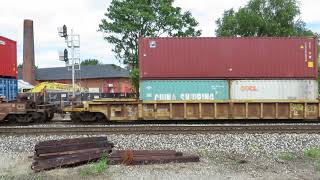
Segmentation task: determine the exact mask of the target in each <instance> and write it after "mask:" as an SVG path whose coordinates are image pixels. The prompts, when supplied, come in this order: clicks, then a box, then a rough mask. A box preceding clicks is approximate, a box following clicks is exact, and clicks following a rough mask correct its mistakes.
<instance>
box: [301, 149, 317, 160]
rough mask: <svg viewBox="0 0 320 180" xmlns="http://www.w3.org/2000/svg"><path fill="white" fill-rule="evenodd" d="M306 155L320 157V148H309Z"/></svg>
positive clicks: (305, 152)
mask: <svg viewBox="0 0 320 180" xmlns="http://www.w3.org/2000/svg"><path fill="white" fill-rule="evenodd" d="M304 155H305V156H306V157H309V158H320V149H319V148H309V149H307V150H305V151H304Z"/></svg>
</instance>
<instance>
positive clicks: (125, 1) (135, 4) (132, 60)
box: [99, 0, 201, 69]
mask: <svg viewBox="0 0 320 180" xmlns="http://www.w3.org/2000/svg"><path fill="white" fill-rule="evenodd" d="M173 1H174V0H112V2H111V5H110V6H109V8H108V9H107V12H106V13H105V17H106V18H105V19H102V22H101V24H100V25H99V31H101V32H104V33H105V34H106V35H105V39H106V40H107V41H108V42H109V43H111V44H113V45H114V48H113V51H114V52H115V54H116V58H117V59H118V60H119V61H120V62H121V63H123V64H125V65H128V66H129V68H130V69H134V68H138V64H139V62H138V39H139V38H141V37H158V36H164V35H165V36H174V37H187V36H199V35H201V31H199V30H196V29H195V27H196V26H197V25H198V22H197V21H196V20H195V19H194V18H193V17H192V15H191V13H190V12H189V11H187V12H182V10H181V8H180V7H173V5H172V4H173Z"/></svg>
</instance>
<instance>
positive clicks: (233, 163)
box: [0, 152, 320, 179]
mask: <svg viewBox="0 0 320 180" xmlns="http://www.w3.org/2000/svg"><path fill="white" fill-rule="evenodd" d="M200 154H202V157H201V162H200V163H186V164H164V165H147V166H124V165H117V166H109V167H108V169H107V170H106V171H105V172H103V173H101V174H98V175H90V176H82V175H81V170H82V169H83V168H85V167H86V166H88V165H84V166H80V167H75V168H62V169H55V170H51V171H46V172H41V173H33V172H32V170H31V169H30V165H31V163H32V159H30V158H28V156H29V155H30V154H28V153H17V154H0V162H1V163H0V172H1V173H0V179H1V178H2V179H199V178H201V179H319V178H320V176H319V173H318V172H317V170H316V167H315V164H314V161H313V160H311V159H308V158H305V157H297V158H295V159H290V160H282V159H278V158H277V157H245V156H242V155H237V154H223V153H217V152H209V153H205V155H204V153H200Z"/></svg>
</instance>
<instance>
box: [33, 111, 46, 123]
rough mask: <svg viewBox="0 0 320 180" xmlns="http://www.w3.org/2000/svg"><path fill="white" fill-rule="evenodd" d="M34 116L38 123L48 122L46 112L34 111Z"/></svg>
mask: <svg viewBox="0 0 320 180" xmlns="http://www.w3.org/2000/svg"><path fill="white" fill-rule="evenodd" d="M32 118H33V119H34V120H35V121H36V122H38V123H44V122H46V113H40V112H34V113H33V114H32Z"/></svg>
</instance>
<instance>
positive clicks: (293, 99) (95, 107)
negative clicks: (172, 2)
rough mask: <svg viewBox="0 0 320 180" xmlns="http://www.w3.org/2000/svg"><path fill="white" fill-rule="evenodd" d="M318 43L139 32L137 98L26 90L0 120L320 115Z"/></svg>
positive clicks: (4, 106) (1, 106)
mask: <svg viewBox="0 0 320 180" xmlns="http://www.w3.org/2000/svg"><path fill="white" fill-rule="evenodd" d="M317 47H318V41H317V39H316V38H315V37H303V38H302V37H290V38H141V39H140V40H139V65H140V90H139V95H140V96H139V98H135V96H134V95H133V96H132V95H131V96H124V97H122V96H114V95H111V94H109V95H104V96H101V95H100V96H98V97H99V98H89V99H88V98H87V99H82V98H80V99H79V98H73V100H75V99H78V101H77V103H76V102H74V101H72V106H68V105H69V104H70V101H69V100H68V98H67V97H69V95H66V96H64V97H66V99H64V100H60V101H59V100H58V101H48V96H47V95H48V94H46V92H45V93H44V94H41V93H40V94H21V95H18V96H17V98H16V100H15V101H11V102H5V101H2V102H0V122H1V121H9V122H10V121H18V122H32V121H43V122H45V121H49V120H51V119H52V117H53V114H54V113H56V112H62V113H70V114H71V119H72V120H73V121H77V122H79V121H84V122H95V121H135V120H146V121H147V120H182V121H184V120H215V119H304V120H308V119H311V120H318V119H320V101H319V100H318V81H317V79H318V52H317ZM0 48H1V45H0ZM0 56H1V54H0ZM0 62H2V60H1V61H0ZM49 94H50V93H49ZM82 96H83V95H81V97H82ZM49 99H50V98H49ZM58 99H59V98H58Z"/></svg>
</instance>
